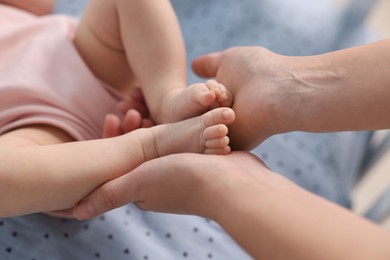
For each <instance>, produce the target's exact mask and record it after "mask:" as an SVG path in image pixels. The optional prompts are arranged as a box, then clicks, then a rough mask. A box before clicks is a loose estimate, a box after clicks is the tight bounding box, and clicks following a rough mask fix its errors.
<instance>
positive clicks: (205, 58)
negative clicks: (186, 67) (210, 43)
mask: <svg viewBox="0 0 390 260" xmlns="http://www.w3.org/2000/svg"><path fill="white" fill-rule="evenodd" d="M221 60H222V52H214V53H209V54H206V55H202V56H200V57H198V58H196V59H195V60H194V61H193V62H192V70H193V71H194V72H195V73H196V74H197V75H198V76H200V77H204V78H213V77H216V76H217V72H218V70H219V67H220V65H221Z"/></svg>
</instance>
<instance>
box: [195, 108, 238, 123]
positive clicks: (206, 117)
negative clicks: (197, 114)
mask: <svg viewBox="0 0 390 260" xmlns="http://www.w3.org/2000/svg"><path fill="white" fill-rule="evenodd" d="M234 119H235V114H234V111H233V109H231V108H226V107H223V108H222V107H221V108H216V109H213V110H211V111H208V112H207V113H205V114H203V115H202V116H201V120H203V124H204V125H205V126H207V127H210V126H213V125H219V124H224V125H230V124H231V123H233V121H234Z"/></svg>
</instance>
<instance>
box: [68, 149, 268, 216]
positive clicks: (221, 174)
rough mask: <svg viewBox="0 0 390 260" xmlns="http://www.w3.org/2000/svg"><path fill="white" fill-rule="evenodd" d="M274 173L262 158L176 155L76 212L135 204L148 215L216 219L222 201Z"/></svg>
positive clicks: (107, 188) (105, 189)
mask: <svg viewBox="0 0 390 260" xmlns="http://www.w3.org/2000/svg"><path fill="white" fill-rule="evenodd" d="M268 171H269V170H268V168H267V167H266V166H265V165H264V164H263V162H262V161H261V160H260V159H258V158H257V157H256V156H254V155H252V154H250V153H247V152H233V153H231V154H229V155H226V156H219V155H201V154H175V155H169V156H164V157H161V158H158V159H155V160H151V161H148V162H146V163H144V164H142V165H141V166H139V167H138V168H136V169H135V170H133V171H132V172H130V173H128V174H126V175H124V176H122V177H119V178H118V179H114V180H112V181H110V182H108V183H106V184H104V185H103V186H101V187H99V188H98V189H96V190H95V191H94V192H92V193H91V194H90V195H89V196H88V198H86V199H85V200H84V201H82V202H81V203H80V204H79V205H78V206H76V208H75V210H74V215H75V217H76V218H78V219H88V218H92V217H95V216H97V215H99V214H102V213H104V212H106V211H109V210H112V209H114V208H117V207H120V206H123V205H125V204H128V203H135V204H136V205H137V206H138V207H139V208H141V209H143V210H151V211H158V212H168V213H178V214H194V215H200V216H204V217H210V218H212V219H214V218H216V216H215V215H214V214H216V213H219V212H224V209H223V207H225V205H224V204H223V203H222V204H221V203H219V202H220V201H222V200H224V201H230V202H231V201H232V199H231V198H230V197H229V199H222V198H223V197H225V196H232V197H234V196H236V194H241V193H242V190H245V189H248V187H250V186H252V185H253V180H254V178H259V176H261V175H262V173H264V172H268Z"/></svg>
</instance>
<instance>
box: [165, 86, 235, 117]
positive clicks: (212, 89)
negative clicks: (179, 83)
mask: <svg viewBox="0 0 390 260" xmlns="http://www.w3.org/2000/svg"><path fill="white" fill-rule="evenodd" d="M166 100H167V103H164V105H163V107H165V108H166V109H167V110H168V111H169V113H167V114H169V115H170V116H169V120H168V121H169V122H178V121H181V120H184V119H187V118H191V117H194V116H199V115H201V114H203V113H204V112H206V111H208V110H210V109H213V108H216V107H229V106H231V105H232V95H231V93H230V92H229V91H228V90H227V89H226V88H225V87H224V86H223V85H222V84H219V83H218V82H216V81H215V80H208V81H207V82H206V83H195V84H192V85H190V86H188V87H186V88H184V89H175V90H172V92H171V93H170V94H169V96H168V97H167V99H166Z"/></svg>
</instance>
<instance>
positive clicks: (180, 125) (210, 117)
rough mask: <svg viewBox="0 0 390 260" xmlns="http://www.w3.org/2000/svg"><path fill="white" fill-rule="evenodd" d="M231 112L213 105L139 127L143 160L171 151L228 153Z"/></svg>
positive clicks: (231, 121)
mask: <svg viewBox="0 0 390 260" xmlns="http://www.w3.org/2000/svg"><path fill="white" fill-rule="evenodd" d="M234 118H235V115H234V111H233V110H232V109H230V108H216V109H214V110H211V111H209V112H207V113H205V114H203V115H201V116H198V117H194V118H190V119H187V120H185V121H181V122H177V123H172V124H164V125H158V126H155V127H152V128H148V129H139V130H136V131H135V132H133V133H136V132H137V134H138V138H139V140H140V141H141V146H142V149H143V154H144V160H145V161H146V160H151V159H154V158H157V157H160V156H164V155H168V154H172V153H185V152H190V153H205V154H228V153H229V152H230V147H229V138H228V137H227V133H228V128H227V126H226V125H229V124H231V123H233V121H234Z"/></svg>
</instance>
